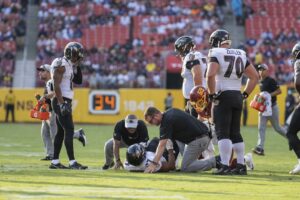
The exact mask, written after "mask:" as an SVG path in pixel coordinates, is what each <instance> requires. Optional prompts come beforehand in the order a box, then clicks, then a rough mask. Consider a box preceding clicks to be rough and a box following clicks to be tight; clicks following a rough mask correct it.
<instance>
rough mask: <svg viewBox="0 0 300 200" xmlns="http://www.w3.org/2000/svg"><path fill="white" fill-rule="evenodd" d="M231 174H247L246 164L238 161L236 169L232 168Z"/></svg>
mask: <svg viewBox="0 0 300 200" xmlns="http://www.w3.org/2000/svg"><path fill="white" fill-rule="evenodd" d="M230 174H232V175H247V167H246V165H242V164H240V163H237V164H236V167H235V168H234V169H232V170H230Z"/></svg>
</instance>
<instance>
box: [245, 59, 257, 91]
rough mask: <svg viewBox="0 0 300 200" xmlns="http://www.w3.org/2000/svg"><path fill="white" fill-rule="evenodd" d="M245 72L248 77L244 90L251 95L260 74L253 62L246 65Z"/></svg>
mask: <svg viewBox="0 0 300 200" xmlns="http://www.w3.org/2000/svg"><path fill="white" fill-rule="evenodd" d="M244 74H245V75H246V76H247V77H248V80H247V83H246V86H245V90H244V92H246V93H247V94H248V95H249V94H251V92H252V91H253V90H254V88H255V86H256V84H257V82H258V80H259V75H258V73H257V71H256V69H255V68H254V66H253V65H252V64H249V65H248V66H246V68H245V72H244Z"/></svg>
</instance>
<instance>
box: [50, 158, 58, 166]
mask: <svg viewBox="0 0 300 200" xmlns="http://www.w3.org/2000/svg"><path fill="white" fill-rule="evenodd" d="M51 163H52V164H53V165H57V164H58V163H59V159H55V160H52V161H51Z"/></svg>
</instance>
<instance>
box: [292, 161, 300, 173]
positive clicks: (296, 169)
mask: <svg viewBox="0 0 300 200" xmlns="http://www.w3.org/2000/svg"><path fill="white" fill-rule="evenodd" d="M299 173H300V163H299V164H297V165H296V166H295V168H294V169H293V170H292V171H290V174H299Z"/></svg>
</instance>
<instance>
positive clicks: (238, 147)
mask: <svg viewBox="0 0 300 200" xmlns="http://www.w3.org/2000/svg"><path fill="white" fill-rule="evenodd" d="M232 147H233V151H234V152H235V153H236V161H237V163H239V164H242V165H244V164H245V160H244V154H245V144H244V142H239V143H235V144H232Z"/></svg>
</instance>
